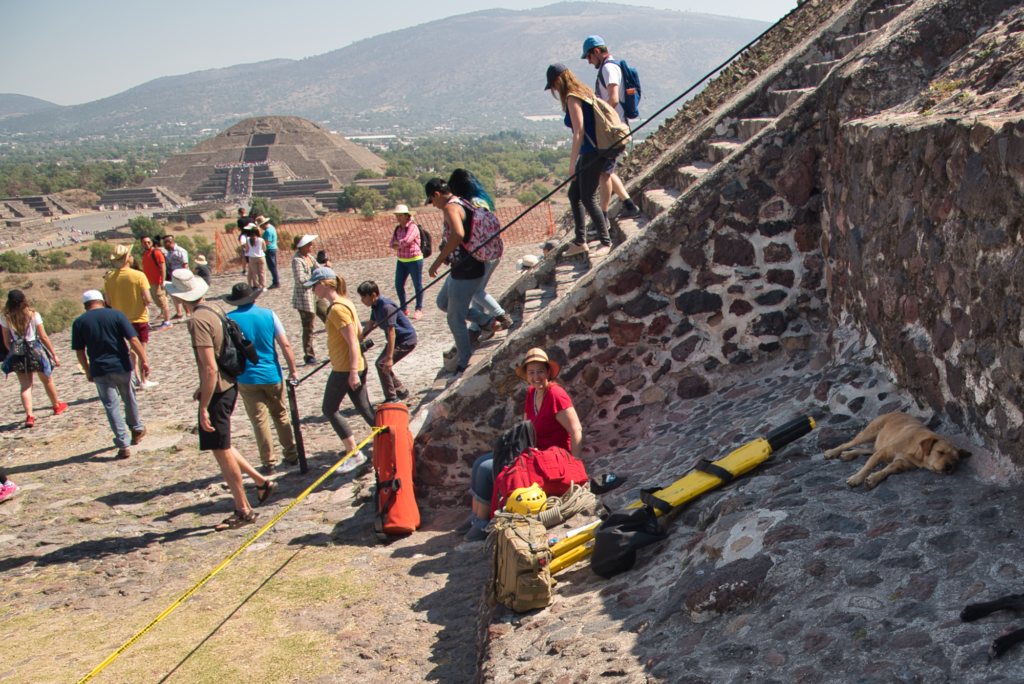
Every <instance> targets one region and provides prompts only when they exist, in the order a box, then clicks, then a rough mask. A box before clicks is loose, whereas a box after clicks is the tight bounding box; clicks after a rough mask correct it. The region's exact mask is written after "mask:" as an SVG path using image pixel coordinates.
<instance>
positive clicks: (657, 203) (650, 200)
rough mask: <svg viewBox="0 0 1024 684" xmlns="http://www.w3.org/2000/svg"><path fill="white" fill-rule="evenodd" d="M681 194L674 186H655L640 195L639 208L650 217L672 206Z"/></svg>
mask: <svg viewBox="0 0 1024 684" xmlns="http://www.w3.org/2000/svg"><path fill="white" fill-rule="evenodd" d="M681 194H683V193H681V192H680V191H679V190H676V189H675V188H656V189H653V190H647V191H645V192H644V194H643V197H641V205H640V208H641V209H642V210H643V212H644V213H645V214H647V215H648V216H650V217H651V218H652V219H653V218H655V217H656V216H658V214H660V213H661V212H663V211H665V210H666V209H668V208H669V207H671V206H672V204H673V202H675V201H676V199H678V198H679V196H680V195H681Z"/></svg>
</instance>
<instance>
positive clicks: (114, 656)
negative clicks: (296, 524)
mask: <svg viewBox="0 0 1024 684" xmlns="http://www.w3.org/2000/svg"><path fill="white" fill-rule="evenodd" d="M385 430H387V428H386V427H375V428H373V431H372V432H371V433H370V436H369V437H367V438H366V439H364V440H363V441H362V442H360V443H359V444H358V445H357V446H356V448H355V449H353V450H352V451H350V452H349V453H347V454H345V457H344V458H342V459H341V460H340V461H338V462H337V463H335V464H334V465H333V466H331V467H330V468H328V469H327V472H326V473H324V474H323V475H321V476H320V478H319V479H318V480H317V481H316V482H314V483H313V484H311V485H309V487H307V488H306V491H304V492H302V493H301V494H299V495H298V496H297V497H295V500H294V501H292V502H291V503H290V504H288V505H287V506H285V507H284V508H283V509H282V510H281V512H280V513H278V514H277V515H275V516H274V517H273V518H271V520H270V522H268V523H267V524H266V525H264V526H263V527H261V528H260V529H259V530H258V531H257V532H256V533H255V534H254V535H252V536H251V537H249V538H248V539H247V540H246V541H245V543H244V544H242V545H241V546H239V547H238V548H237V549H235V551H234V553H232V554H231V555H230V556H228V557H227V558H225V559H224V560H223V561H221V562H220V565H218V566H217V567H215V568H214V569H213V570H211V571H210V572H208V573H207V574H206V576H205V577H203V579H201V580H199V581H198V582H196V583H195V584H194V585H193V586H192V588H191V589H189V590H188V591H186V592H185V593H184V594H182V595H181V598H179V599H178V600H177V601H175V602H174V603H172V604H171V605H169V606H168V607H167V609H166V610H164V612H162V613H160V614H159V615H157V616H156V618H154V619H153V621H152V622H150V623H149V624H148V625H146V626H145V627H143V628H142V629H141V630H139V632H138V633H137V634H136V635H135V636H133V637H132V638H131V639H129V640H128V641H126V642H124V644H123V645H122V646H121V648H119V649H117V650H116V651H114V652H113V653H111V654H110V655H109V656H107V659H106V660H104V661H103V662H102V663H100V664H99V665H97V666H96V667H95V668H94V669H93V671H92V672H90V673H89V674H87V675H86V676H84V677H82V678H81V679H79V680H78V684H84V682H88V681H90V680H91V679H92V678H93V677H95V676H96V675H98V674H99V673H100V672H102V671H103V670H104V669H105V668H106V667H107V665H110V663H112V662H114V660H116V659H117V657H118V656H119V655H121V654H122V653H124V652H125V651H127V650H128V649H129V648H131V647H132V645H133V644H134V643H135V642H136V641H138V640H139V639H141V638H142V637H143V635H145V634H146V632H148V631H149V630H151V629H153V628H154V627H156V626H157V624H159V623H160V621H161V620H163V619H164V618H165V617H167V616H168V615H170V614H171V612H173V611H174V609H175V608H177V607H178V606H180V605H181V604H182V603H184V602H185V601H187V600H188V598H189V597H190V596H192V595H193V594H194V593H196V592H197V591H199V590H200V589H201V588H202V587H203V585H204V584H206V583H207V582H209V581H210V580H211V579H213V577H214V575H216V574H217V573H218V572H220V571H221V570H223V569H224V568H225V567H227V564H228V563H230V562H231V561H233V560H234V559H235V558H237V557H238V554H240V553H242V552H243V551H245V550H246V549H247V548H248V547H249V545H251V544H252V543H253V542H254V541H256V540H257V539H259V538H260V537H261V536H263V534H264V533H265V532H266V531H267V530H269V529H270V528H271V527H273V526H274V525H276V524H277V522H278V521H279V520H280V519H281V518H283V517H284V516H285V514H286V513H288V511H290V510H292V509H293V508H295V506H296V505H298V503H299V502H300V501H302V500H303V499H305V498H306V497H307V496H309V495H310V494H311V493H312V492H313V490H314V489H316V488H317V487H319V486H320V484H321V483H322V482H323V481H324V480H326V479H327V478H328V477H330V475H331V474H332V473H333V472H334V471H335V470H337V469H338V467H339V466H341V464H342V463H344V462H345V461H347V460H348V459H349V458H351V457H352V456H354V455H355V454H357V453H358V452H359V450H360V449H362V448H363V447H364V446H366V445H367V444H368V443H369V441H370V440H371V439H373V438H374V437H376V436H377V435H378V434H380V433H381V432H384V431H385Z"/></svg>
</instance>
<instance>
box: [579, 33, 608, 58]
mask: <svg viewBox="0 0 1024 684" xmlns="http://www.w3.org/2000/svg"><path fill="white" fill-rule="evenodd" d="M599 45H604V38H602V37H601V36H587V39H586V40H585V41H583V56H582V57H580V59H586V58H587V53H588V52H590V51H591V50H593V49H594V48H596V47H598V46H599Z"/></svg>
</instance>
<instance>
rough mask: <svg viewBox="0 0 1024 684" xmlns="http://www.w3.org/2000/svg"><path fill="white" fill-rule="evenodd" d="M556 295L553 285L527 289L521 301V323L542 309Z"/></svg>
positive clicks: (553, 299)
mask: <svg viewBox="0 0 1024 684" xmlns="http://www.w3.org/2000/svg"><path fill="white" fill-rule="evenodd" d="M557 296H558V292H557V290H556V289H555V286H554V285H550V286H548V287H540V288H536V289H534V290H527V291H526V295H525V297H524V301H523V323H526V321H528V320H530V319H531V318H533V317H534V316H535V315H537V313H538V312H540V311H543V310H544V309H545V308H546V307H547V306H548V304H550V303H551V302H553V301H555V299H556V297H557Z"/></svg>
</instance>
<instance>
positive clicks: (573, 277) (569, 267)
mask: <svg viewBox="0 0 1024 684" xmlns="http://www.w3.org/2000/svg"><path fill="white" fill-rule="evenodd" d="M589 270H590V268H589V267H588V266H587V265H586V262H580V261H575V260H574V261H571V262H566V263H562V264H559V265H558V266H555V290H556V291H557V292H558V293H559V294H561V293H563V292H565V291H566V290H568V289H569V288H570V287H572V284H573V283H575V282H576V281H577V280H579V279H580V278H581V277H582V276H583V274H584V273H586V272H587V271H589Z"/></svg>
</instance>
